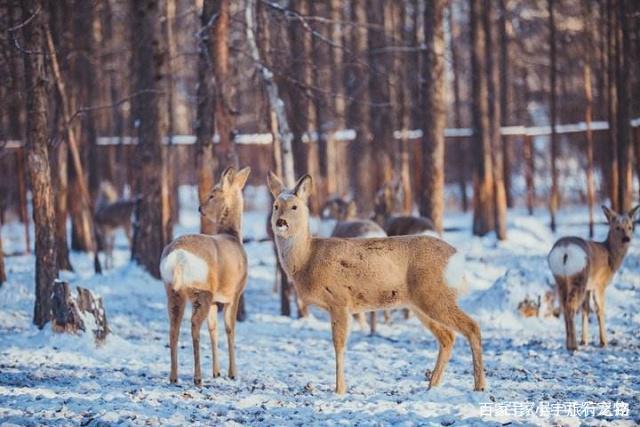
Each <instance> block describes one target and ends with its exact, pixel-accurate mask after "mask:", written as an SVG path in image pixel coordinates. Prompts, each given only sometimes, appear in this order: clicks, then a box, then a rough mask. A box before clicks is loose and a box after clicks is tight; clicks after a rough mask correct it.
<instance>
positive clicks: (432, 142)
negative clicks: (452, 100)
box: [420, 0, 447, 233]
mask: <svg viewBox="0 0 640 427" xmlns="http://www.w3.org/2000/svg"><path fill="white" fill-rule="evenodd" d="M444 7H445V1H443V0H427V1H426V7H425V11H424V19H425V25H424V38H425V44H426V47H427V52H426V56H425V64H424V67H423V73H424V77H423V79H424V91H423V93H424V125H423V126H422V129H423V136H422V161H423V163H424V165H423V168H422V185H421V187H422V197H421V198H420V201H421V204H420V213H421V214H422V215H423V216H425V217H428V218H431V220H432V221H433V224H434V226H435V230H436V231H437V232H438V233H442V231H443V228H444V227H443V221H444V128H445V124H446V120H447V112H446V102H445V94H444V84H445V74H444V50H445V41H444Z"/></svg>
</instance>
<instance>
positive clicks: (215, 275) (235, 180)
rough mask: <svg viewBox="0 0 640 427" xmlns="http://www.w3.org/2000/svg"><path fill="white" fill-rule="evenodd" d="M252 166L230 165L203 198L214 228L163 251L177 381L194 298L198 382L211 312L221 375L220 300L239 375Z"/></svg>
mask: <svg viewBox="0 0 640 427" xmlns="http://www.w3.org/2000/svg"><path fill="white" fill-rule="evenodd" d="M250 171H251V170H250V169H249V168H248V167H247V168H244V169H242V170H240V171H239V172H237V173H236V171H235V169H233V168H228V169H226V170H225V171H224V172H223V173H222V176H221V177H220V181H219V182H218V183H217V184H216V185H215V187H213V189H212V190H211V192H210V193H209V197H208V198H207V199H206V200H203V201H202V203H201V205H200V208H199V211H200V214H201V215H204V216H205V217H207V218H208V219H209V220H211V221H212V222H213V223H214V224H215V234H213V235H205V234H191V235H185V236H181V237H178V238H177V239H175V240H174V241H172V242H171V243H169V244H168V245H167V246H166V247H165V248H164V250H163V251H162V257H161V260H160V274H161V276H162V280H163V281H164V283H165V288H166V291H167V302H168V307H167V308H168V310H169V322H170V330H169V346H170V347H171V374H170V376H169V380H170V381H171V382H172V383H175V382H177V381H178V336H179V335H180V322H181V321H182V315H183V314H184V308H185V304H186V302H187V299H188V300H190V301H191V304H192V307H193V310H192V315H191V338H192V340H193V360H194V375H193V382H194V383H195V384H196V385H201V384H202V374H201V372H200V327H201V326H202V322H203V321H204V319H205V318H206V319H207V320H208V326H209V337H210V338H211V350H212V353H213V376H214V378H215V377H218V376H220V360H219V358H218V334H217V313H218V307H217V305H216V304H215V303H221V304H223V305H224V324H225V331H226V333H227V343H228V347H229V376H230V377H231V378H235V377H236V375H237V371H236V358H235V333H236V332H235V328H236V312H237V311H238V301H239V300H240V295H242V292H243V291H244V288H245V286H246V284H247V255H246V253H245V250H244V247H243V246H242V209H243V198H242V189H243V188H244V185H245V183H246V182H247V178H248V177H249V172H250Z"/></svg>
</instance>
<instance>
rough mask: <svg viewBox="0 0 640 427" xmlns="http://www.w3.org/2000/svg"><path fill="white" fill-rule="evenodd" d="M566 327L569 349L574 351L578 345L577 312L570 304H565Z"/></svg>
mask: <svg viewBox="0 0 640 427" xmlns="http://www.w3.org/2000/svg"><path fill="white" fill-rule="evenodd" d="M563 308H564V327H565V332H566V338H567V350H569V351H571V352H573V351H575V350H577V348H578V345H577V344H576V325H575V315H576V312H575V310H573V309H572V308H571V307H569V306H568V305H564V307H563Z"/></svg>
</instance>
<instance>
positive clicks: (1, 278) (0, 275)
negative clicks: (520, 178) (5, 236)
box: [0, 223, 7, 285]
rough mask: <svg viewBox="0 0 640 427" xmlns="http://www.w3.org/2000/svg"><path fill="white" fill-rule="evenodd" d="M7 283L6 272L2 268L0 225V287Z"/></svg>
mask: <svg viewBox="0 0 640 427" xmlns="http://www.w3.org/2000/svg"><path fill="white" fill-rule="evenodd" d="M6 281H7V272H6V271H5V268H4V251H3V250H2V223H0V285H2V284H3V283H4V282H6Z"/></svg>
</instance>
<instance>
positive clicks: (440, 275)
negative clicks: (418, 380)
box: [268, 173, 485, 394]
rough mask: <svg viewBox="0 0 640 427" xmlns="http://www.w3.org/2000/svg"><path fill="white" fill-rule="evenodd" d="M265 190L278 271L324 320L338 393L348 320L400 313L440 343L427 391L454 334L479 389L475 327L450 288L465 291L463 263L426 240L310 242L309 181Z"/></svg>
mask: <svg viewBox="0 0 640 427" xmlns="http://www.w3.org/2000/svg"><path fill="white" fill-rule="evenodd" d="M268 184H269V189H270V190H271V193H272V194H273V196H274V198H275V202H274V204H273V215H272V218H271V224H272V227H273V232H274V235H275V239H276V246H277V248H278V256H279V258H280V261H281V263H282V266H283V268H284V270H285V271H286V273H287V275H288V276H289V277H290V278H291V280H292V282H293V284H294V286H295V288H296V291H297V292H298V295H299V296H300V298H302V300H303V301H305V302H306V303H307V304H315V305H317V306H319V307H320V308H323V309H325V310H327V311H328V312H329V314H330V316H331V330H332V335H333V345H334V350H335V355H336V392H337V393H339V394H342V393H344V392H345V391H346V386H345V380H344V350H345V344H346V341H347V336H348V334H349V320H350V314H351V313H358V312H362V311H373V310H379V309H389V308H393V307H399V306H408V307H410V308H411V309H412V310H413V311H414V312H415V313H416V315H417V316H418V318H419V319H420V321H421V322H422V323H423V324H424V326H425V327H427V328H429V329H430V330H431V331H432V332H433V334H434V335H435V336H436V338H437V340H438V342H439V345H440V349H439V353H438V358H437V361H436V364H435V368H434V370H433V374H432V375H431V379H430V386H436V385H438V384H439V383H440V380H441V379H442V374H443V371H444V368H445V366H446V365H447V363H448V361H449V359H450V357H451V351H452V349H453V342H454V339H455V334H454V331H458V332H460V333H462V334H463V335H464V336H465V337H466V338H467V340H468V341H469V344H470V346H471V352H472V355H473V371H474V389H475V390H483V389H484V388H485V377H484V368H483V364H482V344H481V339H480V327H479V326H478V324H477V323H476V322H475V321H474V320H473V319H471V318H470V317H469V316H467V315H466V314H465V313H464V312H463V311H462V310H461V309H460V308H459V307H458V304H457V302H456V294H457V288H459V287H463V286H465V285H466V280H465V278H464V271H463V262H464V257H463V256H461V255H460V254H459V253H457V252H456V250H455V249H454V248H453V247H452V246H450V245H449V244H447V243H446V242H444V241H443V240H440V239H438V238H435V237H430V236H402V237H393V238H372V239H342V238H335V237H334V238H326V239H323V238H315V237H312V236H311V232H310V230H309V208H308V207H307V201H308V199H309V195H310V193H311V185H312V180H311V177H310V176H309V175H305V176H303V177H302V178H300V179H299V180H298V182H297V184H296V186H295V188H294V189H293V190H289V189H286V188H285V187H284V185H283V183H282V181H281V180H280V179H279V178H278V177H277V176H275V175H274V174H272V173H271V174H270V175H269V179H268Z"/></svg>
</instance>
